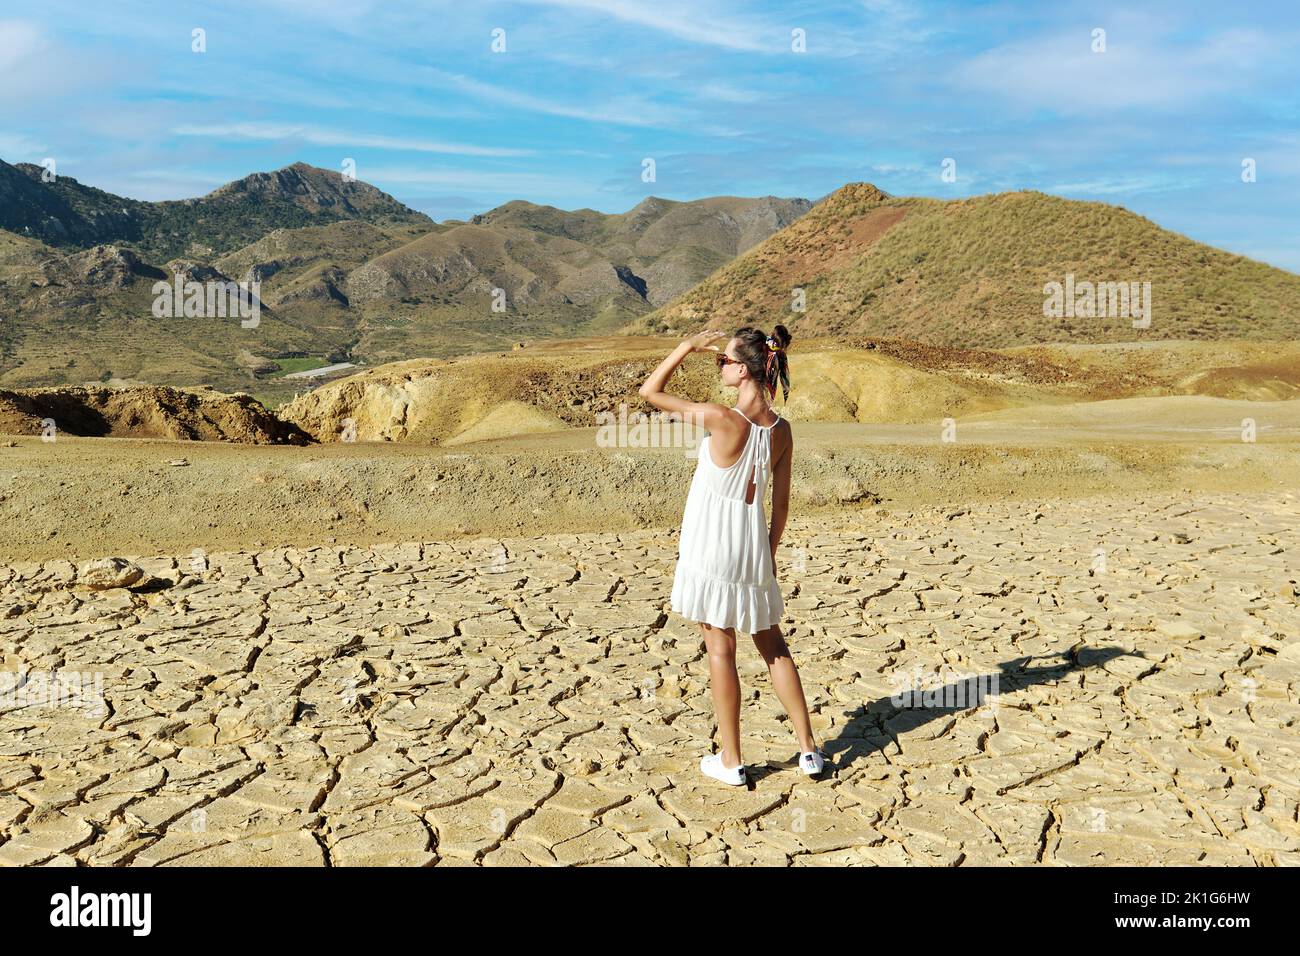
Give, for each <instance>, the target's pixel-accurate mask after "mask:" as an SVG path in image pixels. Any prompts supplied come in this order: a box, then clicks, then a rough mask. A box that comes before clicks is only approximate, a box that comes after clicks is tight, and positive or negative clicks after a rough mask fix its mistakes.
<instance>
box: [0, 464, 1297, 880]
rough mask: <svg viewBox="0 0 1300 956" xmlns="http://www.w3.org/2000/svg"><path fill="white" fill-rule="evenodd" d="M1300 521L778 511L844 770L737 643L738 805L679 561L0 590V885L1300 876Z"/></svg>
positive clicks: (469, 545)
mask: <svg viewBox="0 0 1300 956" xmlns="http://www.w3.org/2000/svg"><path fill="white" fill-rule="evenodd" d="M1296 511H1297V498H1296V495H1295V494H1294V493H1293V492H1285V493H1277V492H1274V493H1266V494H1255V495H1243V494H1214V493H1198V494H1194V495H1170V494H1168V493H1162V494H1155V495H1152V494H1147V493H1142V492H1135V491H1133V490H1132V489H1129V490H1128V491H1127V492H1126V493H1123V494H1113V493H1112V494H1110V495H1108V496H1106V497H1103V498H1092V499H1076V500H1073V501H1065V502H1034V503H1024V502H1019V503H1018V502H1009V501H1001V502H981V503H973V504H971V505H969V506H968V507H966V508H963V509H960V510H957V511H949V512H942V511H935V510H929V511H918V512H894V513H892V514H891V515H890V520H889V521H888V523H887V524H885V523H881V522H876V521H873V520H870V519H869V518H867V516H861V517H858V518H855V519H852V520H849V521H847V522H844V521H841V522H830V521H823V520H820V519H815V518H807V517H803V516H801V517H800V518H798V519H797V520H796V521H795V522H794V523H793V524H792V525H791V527H790V529H789V532H788V537H787V542H786V544H785V546H784V547H783V551H782V554H781V556H780V560H779V562H778V568H779V572H780V575H781V578H782V590H783V593H784V595H785V597H786V615H785V622H784V624H785V629H786V631H787V634H788V638H789V641H790V644H791V646H792V648H793V652H794V654H795V656H796V659H797V661H798V663H799V665H800V668H801V673H802V679H803V684H804V687H805V691H806V694H807V697H808V700H809V705H810V708H811V710H812V713H813V722H814V729H815V733H816V735H817V738H818V740H819V742H820V743H821V745H822V746H823V748H824V749H825V750H826V751H827V752H828V754H829V755H830V756H831V757H832V764H831V765H830V767H829V768H828V770H827V771H826V773H825V774H824V775H823V776H822V778H821V779H817V780H813V779H810V778H806V777H804V776H803V775H802V774H801V773H800V772H799V771H798V769H797V768H796V767H795V766H794V764H793V760H794V757H795V756H796V747H795V744H794V738H793V735H792V733H791V730H790V724H789V721H788V720H787V719H786V718H785V717H784V715H783V713H782V711H781V708H780V705H779V704H778V702H777V701H776V698H775V696H774V695H773V693H772V692H771V686H770V682H769V679H768V676H767V673H766V671H765V669H764V667H763V664H762V661H761V659H760V658H759V656H758V655H757V653H756V652H754V650H753V648H750V647H748V646H742V647H741V648H740V653H739V661H740V670H741V680H742V684H743V686H744V688H745V691H746V693H745V697H744V701H743V705H742V707H743V710H742V728H743V757H744V759H745V761H746V763H747V764H748V766H749V767H750V770H751V776H752V783H751V785H750V787H748V788H728V787H725V786H723V785H721V784H718V783H716V782H714V781H711V780H708V779H706V778H703V777H702V776H701V775H700V773H699V771H698V761H699V758H700V756H701V755H702V754H704V753H707V752H709V750H710V749H711V742H710V738H711V735H712V733H713V717H712V704H711V701H710V697H709V690H708V666H707V660H706V659H705V656H704V652H703V647H702V643H701V641H700V636H699V633H698V630H697V629H696V627H695V626H694V625H693V624H691V623H689V622H686V621H683V620H682V619H680V618H679V617H678V616H677V615H675V614H672V613H671V612H670V611H669V610H668V608H667V600H668V594H669V587H670V584H671V573H672V562H673V559H674V557H675V544H674V543H675V536H674V535H673V534H672V533H671V532H665V531H655V530H640V531H631V532H613V531H605V532H592V533H580V534H573V533H566V534H551V535H545V536H537V535H533V534H529V535H528V536H527V537H500V538H498V537H492V538H481V539H477V540H472V541H465V542H462V543H448V542H442V543H439V542H427V543H407V544H400V545H384V546H375V547H356V546H353V545H351V544H339V545H321V544H316V545H313V546H310V547H306V548H258V549H244V550H240V551H237V552H212V553H208V554H203V555H194V556H186V557H183V558H179V559H178V558H177V557H175V556H173V557H163V558H158V559H141V560H140V562H139V563H140V565H141V566H142V567H143V569H144V571H145V573H146V578H145V579H144V581H143V582H141V586H140V587H139V588H138V589H137V590H134V591H129V590H124V589H120V588H117V589H112V590H106V591H91V590H87V589H85V588H84V587H83V586H81V584H80V582H81V580H82V578H81V577H79V576H78V572H77V570H76V569H75V567H74V565H73V564H71V563H69V562H67V561H63V560H51V561H46V562H44V563H41V564H19V565H17V566H15V567H13V568H11V569H0V604H3V605H5V606H6V607H7V610H6V611H5V612H4V614H3V615H0V654H3V657H4V665H5V669H6V670H9V671H11V672H13V673H12V674H11V675H9V676H7V677H6V678H5V683H4V684H3V685H0V691H2V692H3V694H2V695H0V700H2V701H3V703H0V864H6V865H40V864H48V865H68V866H71V865H76V864H83V865H92V866H127V865H131V866H157V865H163V866H202V865H213V864H235V865H266V864H281V865H295V866H322V865H333V866H348V865H413V866H414V865H448V866H460V865H467V864H468V865H472V864H482V865H487V866H513V865H543V866H554V865H563V864H569V865H588V864H600V865H627V866H647V865H649V866H681V865H722V864H728V865H740V864H755V863H757V864H771V865H796V866H802V865H828V864H829V865H940V866H956V865H983V864H992V865H1035V864H1040V865H1067V866H1068V865H1093V866H1095V865H1112V864H1130V863H1131V864H1142V865H1152V866H1170V865H1218V864H1227V865H1242V866H1251V865H1259V866H1273V865H1286V866H1294V865H1297V864H1300V822H1298V821H1297V799H1298V797H1300V786H1298V785H1297V780H1298V779H1300V744H1298V743H1297V738H1296V734H1295V724H1296V721H1297V719H1300V703H1298V702H1297V695H1298V693H1300V636H1298V635H1300V609H1298V608H1297V596H1296V580H1297V577H1296V570H1295V569H1296V566H1297V562H1296V560H1295V558H1296V553H1297V548H1298V547H1300V539H1298V538H1297V532H1296V520H1295V519H1296ZM49 675H63V677H62V678H61V679H62V680H63V681H64V684H62V685H60V686H63V687H64V688H65V689H75V693H71V694H70V693H69V692H68V691H67V690H65V692H63V693H54V692H53V691H51V690H50V687H51V681H53V680H54V679H55V678H54V677H50V676H49ZM68 675H98V678H97V681H92V680H89V679H87V680H84V681H81V682H73V683H69V682H68Z"/></svg>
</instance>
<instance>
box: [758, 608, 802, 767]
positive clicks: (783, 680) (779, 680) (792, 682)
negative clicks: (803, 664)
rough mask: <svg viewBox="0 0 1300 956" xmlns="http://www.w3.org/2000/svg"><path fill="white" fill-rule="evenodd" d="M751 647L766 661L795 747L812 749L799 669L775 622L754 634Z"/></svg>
mask: <svg viewBox="0 0 1300 956" xmlns="http://www.w3.org/2000/svg"><path fill="white" fill-rule="evenodd" d="M754 646H755V647H757V648H758V653H760V654H762V655H763V660H764V661H766V662H767V672H768V673H769V674H771V675H772V686H773V687H774V688H776V696H777V697H778V698H780V700H781V705H782V706H783V707H785V712H786V713H787V714H789V715H790V721H791V722H792V723H793V724H794V732H795V736H796V737H798V738H799V748H800V749H801V750H802V751H803V752H804V753H808V752H810V751H811V750H813V749H814V746H815V741H814V740H813V735H812V722H811V721H810V720H809V718H808V702H807V701H806V700H804V696H803V684H801V683H800V682H799V670H798V668H796V667H795V666H794V658H792V657H791V656H790V648H789V646H788V645H787V644H786V642H785V637H784V635H782V633H781V627H780V625H779V624H773V625H772V626H771V627H769V628H768V629H767V630H766V631H759V632H758V633H757V634H755V635H754Z"/></svg>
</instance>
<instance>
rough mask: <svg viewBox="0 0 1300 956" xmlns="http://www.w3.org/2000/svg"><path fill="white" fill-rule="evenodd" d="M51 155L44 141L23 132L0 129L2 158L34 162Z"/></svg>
mask: <svg viewBox="0 0 1300 956" xmlns="http://www.w3.org/2000/svg"><path fill="white" fill-rule="evenodd" d="M47 155H49V147H48V146H47V145H46V144H45V142H44V141H42V140H38V139H32V138H31V137H30V136H26V135H24V134H23V133H6V132H2V131H0V159H3V160H5V161H7V162H10V163H34V162H38V161H39V160H41V159H44V158H45V157H46V156H47Z"/></svg>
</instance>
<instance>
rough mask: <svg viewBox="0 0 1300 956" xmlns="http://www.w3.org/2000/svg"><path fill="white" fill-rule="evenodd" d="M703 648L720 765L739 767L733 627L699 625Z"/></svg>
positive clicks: (738, 682) (737, 697)
mask: <svg viewBox="0 0 1300 956" xmlns="http://www.w3.org/2000/svg"><path fill="white" fill-rule="evenodd" d="M700 629H701V630H702V631H704V647H705V649H706V650H707V651H708V652H709V689H710V690H711V691H712V692H713V712H714V715H715V717H716V719H717V722H718V742H719V743H720V744H721V745H722V765H723V766H724V767H738V766H740V764H741V763H742V761H741V759H740V675H739V674H737V673H736V629H735V628H732V627H729V628H727V629H726V630H725V631H724V630H722V629H721V628H718V627H714V626H713V625H711V624H701V625H700Z"/></svg>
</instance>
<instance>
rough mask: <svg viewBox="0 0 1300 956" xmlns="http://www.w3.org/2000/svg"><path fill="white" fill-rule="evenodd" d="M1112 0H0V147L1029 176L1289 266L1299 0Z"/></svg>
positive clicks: (440, 201) (1298, 155)
mask: <svg viewBox="0 0 1300 956" xmlns="http://www.w3.org/2000/svg"><path fill="white" fill-rule="evenodd" d="M1133 6H1134V5H1133V4H1131V3H1041V2H1040V3H995V2H991V3H976V2H968V3H944V4H940V3H926V2H917V3H908V2H903V0H862V2H857V3H848V2H835V3H831V2H811V3H804V4H798V5H792V4H788V3H736V2H730V0H726V2H724V0H653V2H643V0H526V2H512V3H495V2H490V0H466V2H459V3H441V2H439V3H433V2H430V3H402V2H394V0H388V2H373V3H372V2H369V0H256V2H252V3H245V2H242V0H230V2H209V3H188V2H183V0H170V2H158V3H143V2H130V0H125V2H123V0H110V2H105V3H100V4H89V3H86V2H84V0H42V2H41V3H39V4H19V3H15V2H12V0H0V110H2V111H3V116H4V120H3V122H0V158H3V159H5V160H6V161H8V162H19V161H27V162H40V161H41V160H42V159H44V158H46V157H53V158H54V159H55V160H56V162H57V164H58V166H57V170H58V172H59V173H60V174H63V175H69V176H74V177H76V178H77V179H79V180H81V181H83V182H86V183H89V184H91V185H95V186H99V187H101V188H104V189H108V190H110V191H112V192H117V193H121V194H124V195H127V196H132V197H136V198H141V199H174V198H182V197H188V196H197V195H201V194H203V193H205V192H208V191H209V190H211V189H213V188H215V187H216V186H218V185H220V184H221V183H224V182H227V181H229V180H231V179H235V178H238V177H240V176H243V175H245V174H247V173H249V172H253V171H255V170H267V169H273V168H277V167H280V166H284V165H287V164H288V163H291V162H294V161H296V160H303V161H305V162H308V163H311V164H313V165H317V166H322V167H326V168H329V169H335V170H340V169H341V168H342V165H341V164H342V163H343V161H344V160H345V159H352V160H354V161H355V163H356V172H357V176H358V177H359V178H361V179H364V180H366V181H367V182H372V183H374V184H375V185H377V186H379V187H380V188H382V189H384V190H385V191H387V192H390V193H392V194H393V195H394V196H396V197H397V198H399V199H401V200H402V201H403V202H406V203H407V204H409V205H411V206H414V207H415V208H418V209H422V210H424V211H425V212H427V213H429V214H430V215H432V216H433V217H434V218H436V219H444V218H453V217H454V218H465V217H468V216H470V215H472V214H474V213H476V212H482V211H485V210H487V209H490V208H492V207H493V206H496V205H499V204H500V203H502V202H505V201H507V200H510V199H516V198H522V199H528V200H531V201H533V202H539V203H549V204H551V205H555V206H560V207H562V208H566V209H574V208H580V207H590V208H594V209H599V210H601V211H604V212H622V211H625V210H627V209H629V208H630V207H631V206H633V205H635V204H636V203H637V202H639V201H640V200H641V199H643V198H644V197H645V196H647V195H657V196H665V197H669V198H673V199H693V198H698V197H701V196H711V195H722V194H725V195H740V196H757V195H769V194H771V195H778V196H803V197H807V198H810V199H815V198H818V197H820V196H822V195H825V194H826V193H828V192H830V191H832V190H834V189H836V188H837V187H839V186H841V185H843V184H844V183H846V182H853V181H860V180H861V181H867V182H872V183H875V184H876V185H877V186H879V187H880V188H882V189H884V190H885V191H886V192H890V193H894V194H898V195H924V196H935V197H945V198H947V197H961V196H969V195H976V194H981V193H988V192H998V191H1002V190H1008V189H1039V190H1043V191H1045V192H1050V193H1055V194H1058V195H1061V196H1067V197H1070V198H1077V199H1096V200H1101V201H1104V202H1110V203H1114V204H1117V205H1121V206H1124V207H1126V208H1128V209H1131V210H1133V211H1135V212H1138V213H1140V214H1142V215H1144V216H1147V217H1148V218H1150V219H1152V220H1154V221H1155V222H1157V223H1159V224H1160V225H1162V226H1165V227H1167V228H1170V229H1175V230H1177V231H1179V232H1183V233H1186V234H1187V235H1189V236H1192V237H1193V238H1195V239H1199V240H1201V241H1203V242H1208V243H1211V244H1213V245H1216V246H1220V247H1222V248H1225V249H1229V250H1231V251H1233V252H1239V253H1242V254H1244V255H1249V256H1253V257H1255V258H1258V259H1262V260H1264V261H1266V262H1270V263H1272V264H1274V265H1277V266H1281V267H1283V268H1287V269H1290V270H1292V271H1297V272H1300V227H1298V226H1297V224H1300V189H1298V188H1297V185H1298V182H1297V180H1298V178H1300V83H1298V82H1297V80H1298V79H1300V69H1298V68H1297V66H1296V64H1300V11H1297V9H1296V8H1295V7H1294V5H1293V4H1291V3H1289V2H1265V3H1241V4H1223V3H1204V4H1201V3H1194V2H1172V3H1164V2H1159V0H1156V2H1150V3H1144V4H1142V5H1141V8H1140V9H1137V10H1134V9H1132V7H1133ZM195 28H202V29H203V30H204V31H206V44H207V50H206V52H204V53H195V52H193V51H192V49H191V46H192V31H193V30H194V29H195ZM1098 28H1100V29H1103V30H1105V47H1106V48H1105V52H1094V51H1093V45H1094V39H1093V31H1094V30H1095V29H1098ZM796 29H798V30H802V31H804V35H805V36H806V52H802V53H800V52H795V51H794V50H793V49H792V31H793V30H796ZM494 30H503V31H504V37H505V50H504V52H494V51H493V49H492V43H493V31H494ZM646 158H652V159H654V161H655V164H656V181H655V182H652V183H646V182H643V181H642V161H643V160H644V159H646ZM948 158H951V159H953V160H955V163H956V165H955V172H956V178H955V181H952V182H946V181H944V179H943V177H942V172H943V161H944V160H945V159H948ZM1245 158H1251V159H1254V160H1255V162H1256V169H1257V181H1256V182H1253V183H1243V182H1242V178H1241V168H1242V165H1241V164H1242V161H1243V159H1245Z"/></svg>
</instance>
